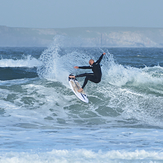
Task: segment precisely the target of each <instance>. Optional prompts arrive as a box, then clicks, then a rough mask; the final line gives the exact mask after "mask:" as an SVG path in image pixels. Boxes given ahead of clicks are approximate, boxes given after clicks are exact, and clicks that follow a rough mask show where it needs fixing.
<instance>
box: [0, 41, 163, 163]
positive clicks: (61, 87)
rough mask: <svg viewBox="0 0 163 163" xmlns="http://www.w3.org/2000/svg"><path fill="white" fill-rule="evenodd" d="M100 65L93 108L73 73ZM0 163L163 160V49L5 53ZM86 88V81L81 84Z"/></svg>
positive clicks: (0, 63)
mask: <svg viewBox="0 0 163 163" xmlns="http://www.w3.org/2000/svg"><path fill="white" fill-rule="evenodd" d="M103 52H105V53H106V55H105V56H104V57H103V60H102V61H101V67H102V74H103V75H102V81H101V82H100V83H99V84H95V83H92V82H88V84H87V85H86V87H85V92H86V93H87V95H88V98H89V103H88V104H86V103H83V102H82V101H80V100H79V99H78V98H77V97H76V96H75V95H74V93H73V92H72V91H71V89H70V86H69V83H68V75H69V74H70V73H73V74H80V73H85V72H90V70H79V69H77V70H76V69H74V68H73V67H74V66H83V65H85V66H87V65H88V61H89V59H91V58H92V59H94V60H97V59H98V58H99V57H100V55H101V54H102V53H103ZM0 57H1V59H0V163H22V162H23V163H26V162H31V163H45V162H46V163H47V162H48V163H58V162H59V163H81V162H82V163H95V162H96V163H101V162H109V163H119V162H121V163H122V162H124V163H129V162H132V163H133V162H134V163H140V162H143V163H144V162H148V163H154V162H155V163H159V162H163V138H162V137H163V48H84V47H79V48H77V47H74V48H73V47H71V48H70V47H69V48H68V47H63V46H60V44H58V43H56V42H54V43H53V44H52V45H51V46H49V47H48V48H34V47H33V48H3V47H1V48H0ZM78 79H79V82H80V83H81V84H82V83H83V81H84V78H78Z"/></svg>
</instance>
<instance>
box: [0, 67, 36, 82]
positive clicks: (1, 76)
mask: <svg viewBox="0 0 163 163" xmlns="http://www.w3.org/2000/svg"><path fill="white" fill-rule="evenodd" d="M35 77H38V75H37V72H36V68H27V67H21V68H20V67H5V68H4V67H0V80H13V79H23V78H35Z"/></svg>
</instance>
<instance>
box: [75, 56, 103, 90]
mask: <svg viewBox="0 0 163 163" xmlns="http://www.w3.org/2000/svg"><path fill="white" fill-rule="evenodd" d="M102 58H103V54H102V55H101V56H100V58H99V59H98V60H97V61H96V62H94V63H93V65H91V66H82V67H79V68H80V69H92V71H93V73H84V74H80V75H76V76H75V77H84V76H86V78H85V81H84V83H83V86H82V88H84V87H85V85H86V84H87V82H88V80H90V81H92V82H94V83H99V82H100V81H101V77H102V72H101V66H100V62H101V60H102Z"/></svg>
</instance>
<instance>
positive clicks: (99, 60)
mask: <svg viewBox="0 0 163 163" xmlns="http://www.w3.org/2000/svg"><path fill="white" fill-rule="evenodd" d="M105 54H106V53H103V54H102V55H101V56H100V58H99V59H98V60H97V61H96V63H100V62H101V60H102V58H103V56H104V55H105Z"/></svg>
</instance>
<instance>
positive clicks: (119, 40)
mask: <svg viewBox="0 0 163 163" xmlns="http://www.w3.org/2000/svg"><path fill="white" fill-rule="evenodd" d="M56 36H61V37H64V39H62V40H64V41H62V42H64V43H63V45H64V46H67V47H163V28H139V27H81V28H79V27H78V28H49V29H45V28H19V27H7V26H0V47H47V46H49V45H50V44H51V43H52V42H53V40H54V39H55V37H56Z"/></svg>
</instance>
